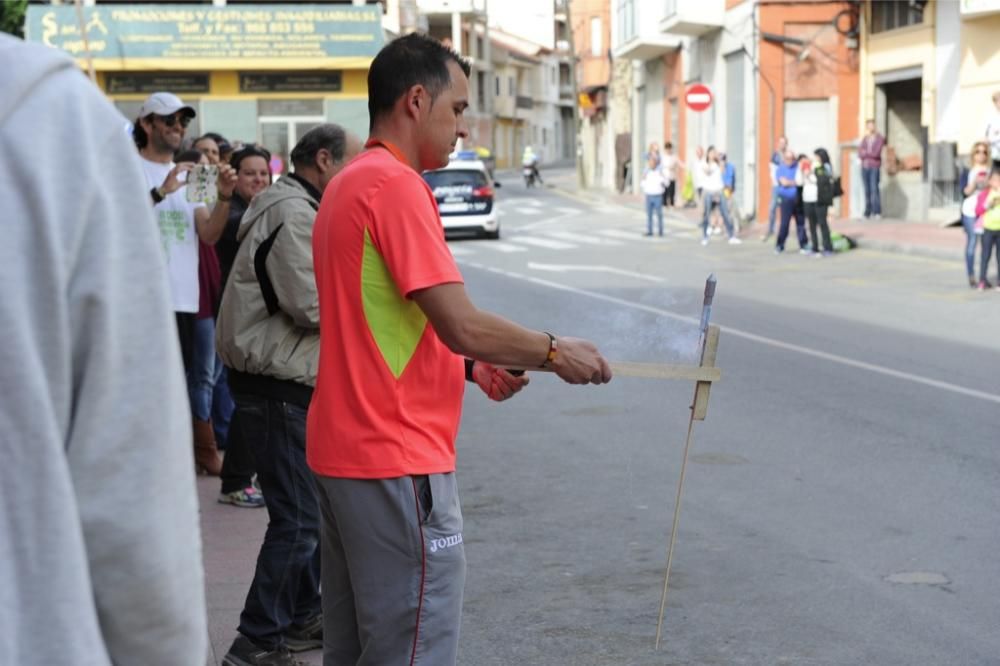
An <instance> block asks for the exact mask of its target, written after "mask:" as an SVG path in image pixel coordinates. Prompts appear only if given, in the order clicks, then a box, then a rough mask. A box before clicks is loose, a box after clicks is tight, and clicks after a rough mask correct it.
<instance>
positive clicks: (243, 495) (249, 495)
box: [219, 486, 265, 509]
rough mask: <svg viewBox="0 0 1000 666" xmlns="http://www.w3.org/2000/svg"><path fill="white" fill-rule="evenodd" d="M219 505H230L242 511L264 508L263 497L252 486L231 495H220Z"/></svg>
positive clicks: (235, 491)
mask: <svg viewBox="0 0 1000 666" xmlns="http://www.w3.org/2000/svg"><path fill="white" fill-rule="evenodd" d="M219 504H232V505H233V506H239V507H243V508H244V509H259V508H260V507H262V506H264V505H265V503H264V496H263V495H262V494H261V492H260V491H259V490H257V488H255V487H254V486H247V487H246V488H240V489H239V490H234V491H233V492H231V493H220V494H219Z"/></svg>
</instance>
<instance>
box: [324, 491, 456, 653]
mask: <svg viewBox="0 0 1000 666" xmlns="http://www.w3.org/2000/svg"><path fill="white" fill-rule="evenodd" d="M316 479H317V482H318V485H319V497H320V507H321V510H322V523H323V524H322V530H321V535H320V543H321V546H320V548H321V552H322V572H323V573H322V590H323V642H324V645H323V666H382V665H385V666H400V665H405V664H410V665H411V666H415V665H420V664H423V665H426V666H447V665H448V664H454V663H455V661H456V659H457V656H458V631H459V625H460V623H461V618H462V592H463V589H464V587H465V549H464V546H463V545H462V509H461V507H460V506H459V501H458V486H457V484H456V482H455V475H454V474H453V473H449V474H432V475H430V476H412V477H411V476H404V477H400V478H397V479H380V480H362V479H335V478H330V477H324V476H317V477H316Z"/></svg>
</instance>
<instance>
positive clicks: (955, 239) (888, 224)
mask: <svg viewBox="0 0 1000 666" xmlns="http://www.w3.org/2000/svg"><path fill="white" fill-rule="evenodd" d="M498 175H499V176H500V177H501V178H500V179H501V180H504V178H507V177H509V176H508V175H507V174H506V173H501V174H498ZM542 176H543V177H544V178H545V184H546V186H548V187H549V188H550V189H553V190H556V191H558V192H560V193H562V194H565V195H567V196H570V197H573V198H577V199H581V200H584V201H587V202H590V203H594V204H600V203H603V204H609V203H610V204H617V205H620V206H623V207H626V208H633V209H635V210H637V211H642V210H643V200H642V196H641V195H638V194H619V193H617V192H611V191H608V190H604V189H586V190H582V189H580V187H579V184H578V182H577V174H576V170H575V169H566V168H563V169H552V170H546V171H543V172H542ZM518 177H519V174H518ZM669 215H670V216H671V217H673V218H674V219H675V220H684V221H689V222H690V223H691V224H697V223H698V222H700V220H701V207H700V206H698V207H696V208H675V209H673V210H671V211H669ZM955 219H956V220H957V219H958V208H957V207H956V209H955ZM764 223H765V224H766V220H765V221H764ZM830 228H831V230H832V231H836V232H838V233H841V234H844V235H845V236H849V237H850V238H851V239H853V240H854V241H856V242H857V244H858V247H860V248H864V249H870V250H879V251H882V252H895V253H902V254H911V255H919V256H925V257H933V258H936V259H945V260H954V261H956V262H959V263H961V262H962V261H963V256H964V251H965V232H964V231H963V230H962V227H961V226H954V227H942V226H940V225H938V224H936V223H930V222H911V221H907V220H896V219H889V218H884V219H881V220H850V219H843V220H835V221H833V222H832V223H831V224H830ZM765 229H766V227H765V226H764V225H762V224H761V223H760V221H755V222H754V224H752V225H750V226H748V227H745V228H744V229H743V232H742V234H741V235H742V236H743V237H744V238H754V237H759V236H760V235H761V234H762V233H763V231H764V230H765Z"/></svg>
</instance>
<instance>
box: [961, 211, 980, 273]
mask: <svg viewBox="0 0 1000 666" xmlns="http://www.w3.org/2000/svg"><path fill="white" fill-rule="evenodd" d="M962 228H963V229H965V272H966V273H967V274H968V276H969V277H973V276H974V275H975V274H976V243H978V242H979V238H978V237H977V235H976V218H974V217H969V216H968V215H963V216H962Z"/></svg>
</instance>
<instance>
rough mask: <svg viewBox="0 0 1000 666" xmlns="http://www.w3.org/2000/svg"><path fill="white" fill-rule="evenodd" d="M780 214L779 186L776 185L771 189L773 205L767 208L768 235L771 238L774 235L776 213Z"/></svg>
mask: <svg viewBox="0 0 1000 666" xmlns="http://www.w3.org/2000/svg"><path fill="white" fill-rule="evenodd" d="M777 212H778V186H777V185H775V186H774V187H772V188H771V203H770V205H769V206H768V207H767V235H768V236H770V235H772V234H773V233H774V218H775V213H777Z"/></svg>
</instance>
